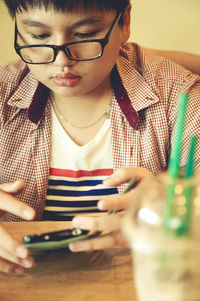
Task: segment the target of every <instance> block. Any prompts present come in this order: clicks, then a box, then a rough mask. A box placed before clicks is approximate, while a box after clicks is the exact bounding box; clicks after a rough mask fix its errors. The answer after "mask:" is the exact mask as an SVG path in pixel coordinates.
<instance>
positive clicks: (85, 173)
mask: <svg viewBox="0 0 200 301" xmlns="http://www.w3.org/2000/svg"><path fill="white" fill-rule="evenodd" d="M112 174H113V169H96V170H70V169H61V168H50V176H59V177H69V178H81V177H95V176H111V175H112Z"/></svg>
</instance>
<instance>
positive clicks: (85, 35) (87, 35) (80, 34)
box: [74, 31, 98, 39]
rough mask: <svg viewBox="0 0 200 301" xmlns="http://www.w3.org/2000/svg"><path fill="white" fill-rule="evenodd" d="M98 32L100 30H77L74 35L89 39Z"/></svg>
mask: <svg viewBox="0 0 200 301" xmlns="http://www.w3.org/2000/svg"><path fill="white" fill-rule="evenodd" d="M97 33H98V31H93V32H87V33H81V32H76V33H75V34H74V36H75V37H77V38H80V39H88V38H92V37H95V36H96V35H97Z"/></svg>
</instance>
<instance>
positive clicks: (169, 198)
mask: <svg viewBox="0 0 200 301" xmlns="http://www.w3.org/2000/svg"><path fill="white" fill-rule="evenodd" d="M187 102H188V95H187V94H185V93H183V94H181V98H180V104H179V108H178V113H177V120H176V129H175V131H176V141H175V143H174V149H173V150H172V152H171V155H170V160H169V168H168V174H169V176H170V178H171V179H172V180H173V179H174V180H175V179H177V178H178V177H179V161H180V157H181V146H182V137H183V131H184V124H185V116H186V108H187ZM174 187H175V184H174V183H173V184H169V185H168V187H167V193H166V209H165V215H164V230H165V233H166V234H169V232H170V221H171V218H172V214H173V198H174Z"/></svg>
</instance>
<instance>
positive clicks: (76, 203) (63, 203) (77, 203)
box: [45, 200, 98, 209]
mask: <svg viewBox="0 0 200 301" xmlns="http://www.w3.org/2000/svg"><path fill="white" fill-rule="evenodd" d="M97 202H98V200H96V201H95V200H91V201H56V200H46V204H45V206H55V207H91V206H96V205H97ZM47 209H48V208H47Z"/></svg>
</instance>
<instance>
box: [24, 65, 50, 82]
mask: <svg viewBox="0 0 200 301" xmlns="http://www.w3.org/2000/svg"><path fill="white" fill-rule="evenodd" d="M28 67H29V69H30V71H31V73H32V74H33V75H34V76H35V78H36V79H37V80H38V81H41V82H42V83H44V82H45V81H46V80H47V68H48V67H47V65H29V66H28Z"/></svg>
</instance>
